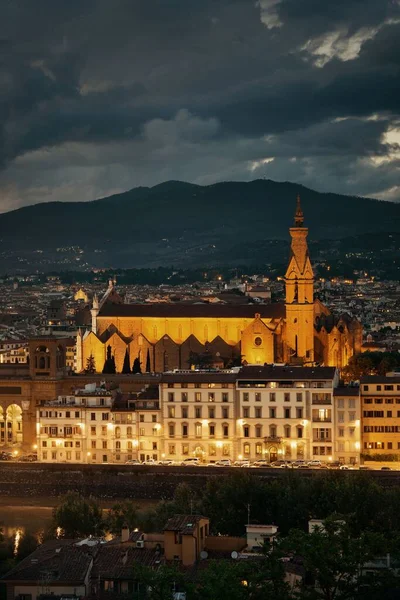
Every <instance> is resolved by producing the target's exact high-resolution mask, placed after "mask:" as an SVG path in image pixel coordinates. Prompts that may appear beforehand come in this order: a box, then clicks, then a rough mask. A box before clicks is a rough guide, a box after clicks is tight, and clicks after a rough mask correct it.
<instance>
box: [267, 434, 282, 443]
mask: <svg viewBox="0 0 400 600" xmlns="http://www.w3.org/2000/svg"><path fill="white" fill-rule="evenodd" d="M264 442H265V443H266V444H270V443H273V444H280V443H281V442H282V438H281V437H278V436H276V435H268V436H267V437H265V438H264Z"/></svg>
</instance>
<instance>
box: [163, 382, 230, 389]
mask: <svg viewBox="0 0 400 600" xmlns="http://www.w3.org/2000/svg"><path fill="white" fill-rule="evenodd" d="M189 387H194V388H196V389H200V388H202V387H203V388H223V389H224V388H227V387H229V384H227V383H204V384H201V383H194V384H187V383H168V388H172V389H173V388H182V389H183V390H185V389H187V388H189Z"/></svg>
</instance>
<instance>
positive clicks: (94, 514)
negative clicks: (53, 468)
mask: <svg viewBox="0 0 400 600" xmlns="http://www.w3.org/2000/svg"><path fill="white" fill-rule="evenodd" d="M53 527H54V529H57V528H58V527H60V528H61V530H62V532H63V536H64V537H67V538H76V537H82V536H87V535H101V534H103V532H104V524H103V516H102V510H101V508H100V505H99V504H98V502H97V500H95V499H94V498H92V497H90V498H87V499H86V498H84V497H83V496H81V495H80V494H78V493H77V492H68V494H66V496H64V498H63V499H62V501H61V504H59V505H58V506H56V507H55V508H54V510H53Z"/></svg>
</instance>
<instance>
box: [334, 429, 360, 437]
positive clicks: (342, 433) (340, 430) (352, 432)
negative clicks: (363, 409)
mask: <svg viewBox="0 0 400 600" xmlns="http://www.w3.org/2000/svg"><path fill="white" fill-rule="evenodd" d="M355 431H356V429H355V427H348V435H349V436H350V437H352V436H354V434H355ZM344 434H345V428H344V427H339V428H338V436H339V437H344Z"/></svg>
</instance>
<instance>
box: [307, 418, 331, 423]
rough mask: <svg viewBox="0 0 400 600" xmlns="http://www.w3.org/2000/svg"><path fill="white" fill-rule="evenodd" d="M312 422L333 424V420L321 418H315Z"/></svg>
mask: <svg viewBox="0 0 400 600" xmlns="http://www.w3.org/2000/svg"><path fill="white" fill-rule="evenodd" d="M312 422H313V423H332V419H331V418H325V419H321V417H313V419H312Z"/></svg>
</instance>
